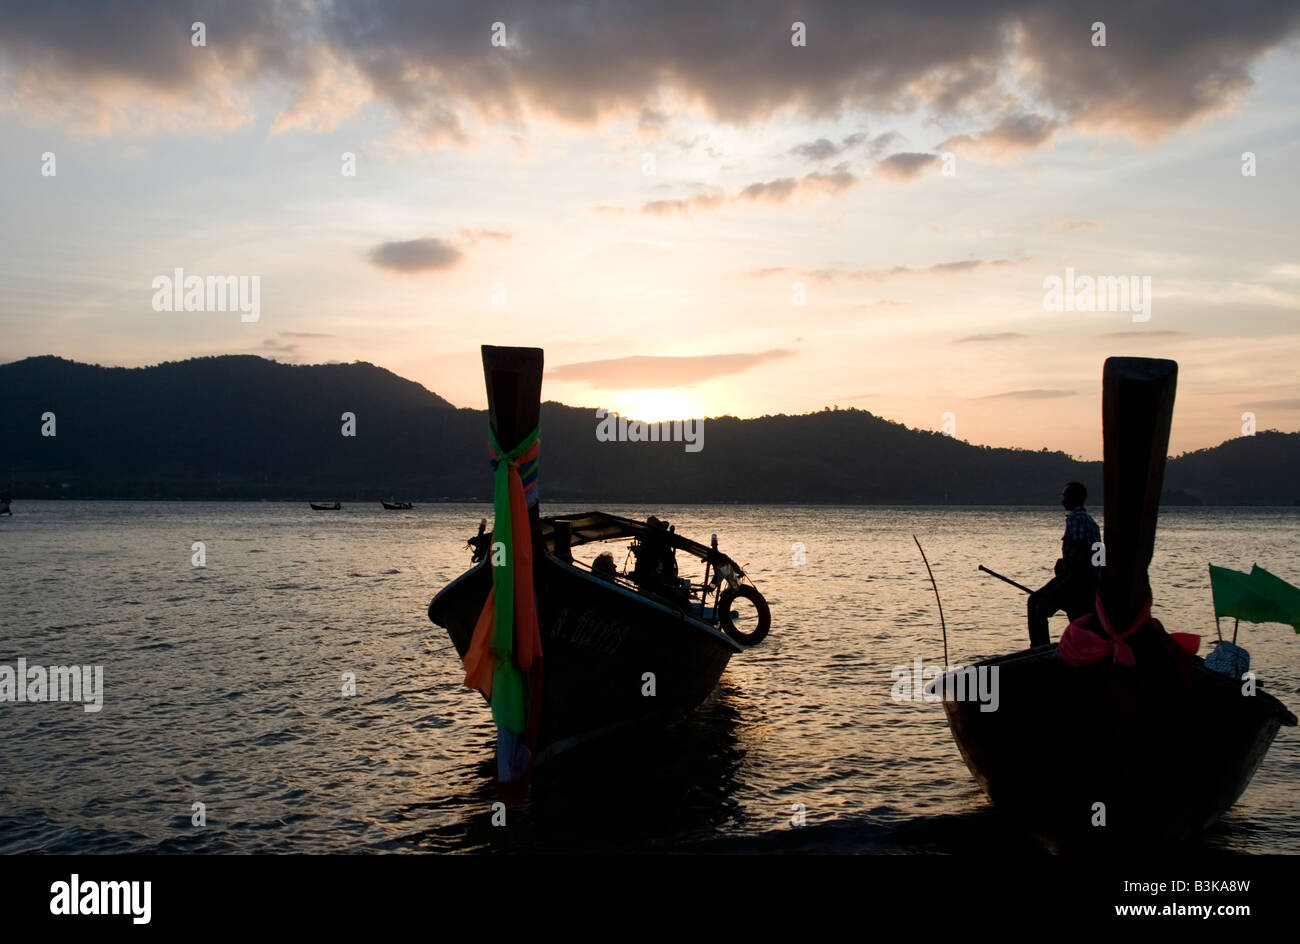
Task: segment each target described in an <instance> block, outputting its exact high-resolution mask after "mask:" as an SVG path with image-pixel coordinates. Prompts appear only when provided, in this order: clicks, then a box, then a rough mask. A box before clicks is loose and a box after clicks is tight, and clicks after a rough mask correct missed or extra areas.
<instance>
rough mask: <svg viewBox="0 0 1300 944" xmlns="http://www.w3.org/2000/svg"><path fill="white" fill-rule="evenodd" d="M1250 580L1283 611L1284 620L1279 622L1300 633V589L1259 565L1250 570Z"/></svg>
mask: <svg viewBox="0 0 1300 944" xmlns="http://www.w3.org/2000/svg"><path fill="white" fill-rule="evenodd" d="M1250 579H1251V580H1252V581H1253V582H1254V584H1255V587H1256V588H1257V589H1258V591H1259V592H1260V593H1261V594H1264V595H1265V596H1268V597H1269V598H1271V599H1272V600H1273V601H1274V602H1275V603H1277V605H1278V607H1279V608H1280V610H1281V611H1282V619H1280V620H1278V622H1280V623H1286V624H1287V625H1289V626H1290V627H1291V628H1292V629H1294V630H1295V631H1296V632H1297V633H1300V589H1298V588H1296V587H1293V586H1292V585H1291V584H1289V583H1287V582H1286V581H1285V580H1283V579H1282V578H1281V577H1278V576H1276V575H1274V574H1270V573H1269V572H1268V571H1267V570H1265V569H1264V568H1263V567H1260V566H1259V565H1258V564H1256V565H1255V566H1254V567H1252V568H1251V569H1250Z"/></svg>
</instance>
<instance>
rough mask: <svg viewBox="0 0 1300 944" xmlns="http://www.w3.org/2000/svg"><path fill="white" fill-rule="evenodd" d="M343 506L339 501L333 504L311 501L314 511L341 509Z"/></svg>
mask: <svg viewBox="0 0 1300 944" xmlns="http://www.w3.org/2000/svg"><path fill="white" fill-rule="evenodd" d="M342 508H343V506H342V505H340V504H339V503H338V502H334V503H333V504H326V503H325V502H312V503H311V510H312V511H341V510H342Z"/></svg>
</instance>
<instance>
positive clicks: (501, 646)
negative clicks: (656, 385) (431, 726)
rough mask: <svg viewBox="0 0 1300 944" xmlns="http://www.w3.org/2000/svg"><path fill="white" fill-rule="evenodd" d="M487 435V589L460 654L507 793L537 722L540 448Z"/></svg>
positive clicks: (528, 762) (534, 436)
mask: <svg viewBox="0 0 1300 944" xmlns="http://www.w3.org/2000/svg"><path fill="white" fill-rule="evenodd" d="M488 435H489V438H490V441H491V456H492V467H493V469H494V470H495V486H494V491H493V497H492V514H493V524H492V548H491V552H490V554H489V558H488V560H489V563H490V565H491V566H492V589H491V590H490V591H489V592H488V597H487V602H486V603H485V604H484V606H483V611H482V612H481V613H480V614H479V618H478V622H477V623H476V624H475V626H474V635H473V638H472V639H471V641H470V647H469V650H468V651H467V652H466V653H465V660H464V664H465V684H466V686H468V687H469V688H473V689H476V690H477V691H480V692H482V693H483V695H484V696H485V697H486V698H487V699H488V702H489V704H490V705H491V706H492V718H493V720H494V721H495V722H496V726H497V779H498V781H499V782H500V784H501V785H502V786H503V787H507V788H509V786H510V785H518V784H521V783H526V780H527V777H528V774H529V771H530V770H531V769H532V763H533V754H534V753H535V748H536V744H537V731H538V727H539V721H540V717H539V716H540V707H541V668H542V666H541V660H542V639H541V632H540V629H539V626H538V621H537V597H536V594H535V592H534V589H533V542H532V529H531V527H530V525H529V521H528V509H529V508H530V507H531V506H532V505H535V504H536V503H537V464H538V463H537V457H538V453H539V452H540V449H541V446H540V443H539V442H538V430H536V429H534V430H533V431H532V432H531V433H529V434H528V435H527V436H525V437H524V439H523V441H522V442H520V443H519V445H517V446H515V448H514V449H512V450H510V451H509V452H506V451H505V450H503V449H502V448H501V446H500V444H499V443H498V442H497V441H496V437H495V436H494V435H492V433H491V431H489V433H488ZM525 681H527V684H525ZM529 696H531V697H529Z"/></svg>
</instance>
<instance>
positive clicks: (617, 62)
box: [0, 0, 1300, 156]
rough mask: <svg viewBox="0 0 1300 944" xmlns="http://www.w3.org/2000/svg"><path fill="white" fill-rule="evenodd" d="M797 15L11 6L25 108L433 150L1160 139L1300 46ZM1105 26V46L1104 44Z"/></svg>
mask: <svg viewBox="0 0 1300 944" xmlns="http://www.w3.org/2000/svg"><path fill="white" fill-rule="evenodd" d="M1103 6H1104V4H1103ZM792 10H794V8H792V7H790V6H789V5H788V4H787V3H785V2H784V0H756V2H754V3H752V4H745V5H743V9H742V8H741V7H737V6H734V5H730V4H728V5H723V6H720V7H707V6H705V7H702V6H701V5H700V4H699V3H698V2H695V0H626V2H623V3H619V4H617V5H612V4H611V5H603V4H602V5H598V6H595V7H594V8H593V5H592V4H591V3H589V2H587V0H557V2H555V3H551V4H546V5H539V4H534V3H530V2H527V0H499V2H498V3H497V4H496V5H495V6H494V7H493V10H492V13H491V15H490V16H488V15H485V14H484V13H483V11H482V10H481V9H479V8H478V7H477V6H476V5H474V4H464V3H459V2H454V0H441V2H435V3H428V2H416V0H391V2H387V3H383V4H376V3H373V2H370V0H334V2H330V3H296V2H292V3H291V2H285V3H266V2H262V0H229V2H227V3H223V4H222V5H221V8H220V14H219V15H216V14H214V13H213V8H212V7H211V5H210V4H209V3H208V2H206V0H140V2H137V3H131V4H97V3H90V4H84V5H80V4H74V3H69V2H50V3H44V4H37V5H27V4H17V3H11V4H5V5H4V6H3V8H0V59H4V60H5V61H6V63H7V66H8V68H7V78H6V84H7V85H8V86H9V88H8V89H6V90H5V91H6V92H8V93H9V94H8V95H7V96H6V97H8V98H11V99H12V100H13V101H14V102H15V103H16V104H17V106H18V107H19V108H21V109H23V110H25V111H26V112H27V113H28V114H30V115H33V116H38V115H46V116H48V117H50V118H52V119H53V120H55V121H58V122H64V123H68V124H74V123H75V124H76V125H77V126H78V127H80V128H83V129H88V130H95V131H98V132H100V133H110V132H113V131H117V130H123V129H130V130H133V131H149V130H153V129H154V128H156V127H160V126H164V127H165V126H171V125H174V124H175V123H176V122H177V121H178V120H181V119H182V118H183V117H184V116H186V115H188V116H189V118H190V119H193V118H194V117H196V116H197V117H199V118H203V117H206V118H207V120H208V126H209V127H211V125H212V123H213V122H218V121H219V122H222V123H223V126H230V125H232V124H237V123H240V122H244V123H247V122H248V121H249V120H251V119H252V118H253V117H254V115H253V113H252V105H251V104H250V103H251V102H252V100H253V98H254V97H255V95H254V93H266V92H269V93H271V94H262V95H261V97H262V99H263V100H268V101H269V100H273V101H276V102H286V103H287V104H285V105H280V106H278V111H277V112H276V113H275V114H274V115H273V116H271V121H270V122H269V123H270V124H271V125H272V126H273V127H275V128H276V129H277V130H286V129H289V128H298V129H304V130H309V131H321V130H328V129H329V128H331V127H333V126H335V125H336V124H337V123H338V122H339V121H341V120H343V119H344V118H346V117H347V116H349V115H353V114H356V113H357V112H358V110H359V109H360V108H361V107H362V106H363V105H364V104H366V103H370V102H374V103H377V104H378V105H380V106H381V107H382V108H384V109H386V110H387V111H388V112H389V113H390V114H391V115H393V116H394V117H396V118H397V119H398V121H399V122H400V123H401V124H402V125H403V127H404V128H405V129H406V132H407V133H408V134H409V135H410V136H412V137H413V138H415V139H418V140H419V141H421V142H424V143H425V144H431V145H432V144H437V145H441V144H446V143H460V142H466V141H468V140H469V138H470V133H469V131H468V130H467V129H471V128H480V127H483V126H485V125H488V124H495V125H500V126H504V127H507V128H509V129H510V130H512V131H518V130H519V128H520V127H522V126H524V125H525V124H526V123H527V122H528V121H530V120H533V119H534V118H536V117H551V118H554V119H558V120H561V121H564V122H567V123H570V124H579V125H586V126H591V125H594V124H596V123H598V122H601V121H605V120H611V119H625V118H629V117H630V118H632V119H634V120H637V121H638V122H639V123H640V124H641V126H642V128H643V130H645V131H647V132H650V133H657V132H659V131H660V130H662V128H663V127H664V125H665V123H666V122H667V121H669V120H670V119H671V118H672V117H673V112H672V111H670V110H669V109H668V107H667V106H666V105H665V104H664V103H665V102H681V103H690V104H689V105H684V106H679V107H682V108H685V107H689V108H692V109H698V110H700V111H703V112H704V113H706V114H707V115H709V116H710V117H713V118H715V119H719V120H722V121H726V122H731V123H735V124H738V125H744V124H750V123H755V122H762V121H767V120H769V119H772V118H774V117H775V116H777V115H779V114H782V113H784V112H787V111H791V110H793V111H797V112H798V113H800V114H802V115H803V116H805V117H812V118H833V117H836V116H839V115H842V114H844V113H846V112H849V111H854V112H859V113H861V112H866V113H877V114H897V115H903V114H917V113H921V114H923V115H925V116H928V117H933V116H939V117H945V116H946V117H953V116H963V115H978V114H981V113H985V114H987V113H993V112H995V111H996V110H998V109H999V108H1002V107H1004V104H1005V103H1006V102H1009V101H1015V102H1017V103H1018V106H1017V107H1019V108H1020V109H1021V110H1020V111H1019V112H1018V113H1017V114H1016V115H1012V116H1008V117H1005V118H1003V119H1002V120H1001V121H999V122H998V123H997V124H995V125H994V127H993V128H991V129H989V130H988V131H985V132H983V133H978V134H975V135H966V136H964V137H965V138H966V139H967V140H966V142H965V143H968V144H970V145H973V146H978V147H981V148H987V149H990V150H991V151H993V152H999V151H1000V152H1011V151H1015V150H1023V149H1028V148H1032V147H1037V146H1041V145H1042V144H1044V143H1046V142H1047V141H1048V140H1050V137H1051V135H1052V134H1053V133H1054V132H1055V130H1056V129H1057V128H1058V127H1072V128H1077V129H1081V130H1085V131H1091V132H1098V133H1110V132H1121V133H1124V134H1127V135H1130V136H1131V137H1133V138H1135V139H1138V140H1146V139H1151V138H1156V137H1160V136H1162V135H1165V134H1168V133H1169V132H1171V131H1173V130H1176V129H1178V128H1180V127H1182V126H1184V125H1187V124H1190V123H1192V122H1196V121H1199V120H1202V119H1204V118H1205V117H1207V116H1209V115H1212V114H1215V113H1218V112H1221V111H1223V110H1225V109H1227V108H1230V107H1232V105H1233V104H1234V103H1235V102H1236V101H1237V100H1238V99H1239V98H1240V97H1241V96H1242V95H1243V94H1244V93H1245V92H1246V91H1248V90H1249V88H1250V87H1251V84H1252V79H1251V69H1252V67H1253V66H1254V64H1255V63H1256V62H1257V61H1259V60H1260V59H1261V58H1262V57H1263V56H1264V55H1265V54H1267V53H1268V52H1270V51H1271V50H1274V49H1277V48H1280V47H1283V46H1285V45H1286V44H1287V43H1288V42H1290V41H1291V40H1293V39H1294V37H1295V36H1296V34H1297V32H1300V6H1297V5H1296V4H1294V3H1286V2H1278V3H1251V4H1241V5H1238V6H1234V7H1232V8H1231V9H1230V10H1229V9H1228V8H1227V7H1225V6H1223V5H1221V4H1187V3H1185V2H1181V0H1154V2H1151V3H1144V4H1128V5H1123V6H1117V7H1114V8H1111V9H1107V10H1105V11H1104V12H1103V10H1102V9H1101V8H1099V7H1098V6H1097V3H1096V0H1089V2H1084V0H1058V2H1053V3H1040V4H1025V3H1023V2H1021V0H992V2H990V3H987V4H957V3H950V4H946V5H945V6H944V7H943V9H942V12H941V13H940V14H936V13H935V12H934V11H933V10H931V9H928V8H926V7H925V6H924V5H919V4H889V5H879V4H847V3H845V4H824V5H810V6H808V7H807V8H805V7H799V8H798V11H797V17H798V18H799V19H801V20H803V21H804V22H806V23H807V28H808V36H809V43H810V45H809V48H807V49H792V47H791V46H790V33H789V30H788V28H781V26H780V24H788V23H790V22H791V20H792V19H793V18H795V16H796V14H795V13H793V12H792ZM1096 19H1102V20H1104V21H1105V23H1106V26H1107V29H1108V45H1107V46H1106V47H1104V48H1099V47H1094V46H1093V45H1092V44H1091V42H1090V37H1091V33H1090V30H1089V24H1091V23H1092V22H1093V21H1094V20H1096ZM196 20H202V21H204V22H206V23H207V26H208V45H207V46H206V47H204V48H202V49H197V48H195V47H193V46H191V44H190V41H189V40H190V24H191V23H192V22H194V21H196ZM493 20H499V21H501V22H503V23H505V24H506V39H507V45H506V46H505V47H494V46H493V45H492V44H491V42H490V38H491V25H492V22H493ZM42 109H44V111H43V112H42ZM258 117H260V116H258ZM961 137H963V136H959V138H961ZM814 143H815V142H814ZM840 147H843V142H841V143H840ZM817 150H818V151H819V152H820V151H822V150H824V148H818V149H817ZM832 156H833V155H832Z"/></svg>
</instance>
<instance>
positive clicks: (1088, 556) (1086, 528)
mask: <svg viewBox="0 0 1300 944" xmlns="http://www.w3.org/2000/svg"><path fill="white" fill-rule="evenodd" d="M1100 541H1101V528H1099V527H1097V522H1095V521H1093V520H1092V515H1090V514H1088V511H1087V509H1085V508H1084V507H1083V506H1082V505H1080V506H1079V507H1078V508H1075V509H1074V510H1073V511H1071V512H1070V513H1069V514H1068V515H1066V516H1065V534H1064V535H1063V536H1062V537H1061V557H1063V558H1064V559H1065V560H1066V561H1069V562H1071V563H1084V562H1087V564H1088V565H1089V566H1091V565H1092V546H1093V545H1094V544H1097V543H1099V542H1100Z"/></svg>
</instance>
